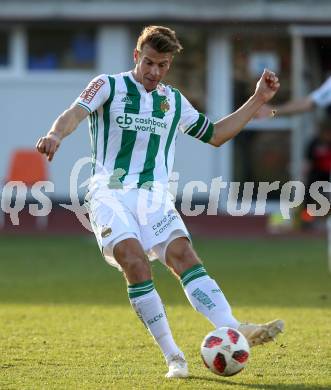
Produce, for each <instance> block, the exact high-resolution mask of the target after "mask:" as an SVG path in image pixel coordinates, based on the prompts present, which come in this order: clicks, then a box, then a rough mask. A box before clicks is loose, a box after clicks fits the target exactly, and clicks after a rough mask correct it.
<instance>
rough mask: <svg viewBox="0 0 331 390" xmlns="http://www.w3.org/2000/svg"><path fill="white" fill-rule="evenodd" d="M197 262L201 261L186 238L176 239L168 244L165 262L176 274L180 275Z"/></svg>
mask: <svg viewBox="0 0 331 390" xmlns="http://www.w3.org/2000/svg"><path fill="white" fill-rule="evenodd" d="M175 241H177V240H175ZM199 263H201V261H200V259H199V257H198V256H197V254H196V253H195V251H194V249H193V248H192V245H191V244H190V242H189V241H188V240H185V239H178V241H177V242H174V243H171V244H169V247H168V248H167V252H166V264H167V266H168V267H169V268H171V269H172V270H173V272H175V274H176V275H178V276H180V275H181V274H182V273H183V272H185V271H186V270H187V269H189V268H191V267H193V266H194V265H196V264H199Z"/></svg>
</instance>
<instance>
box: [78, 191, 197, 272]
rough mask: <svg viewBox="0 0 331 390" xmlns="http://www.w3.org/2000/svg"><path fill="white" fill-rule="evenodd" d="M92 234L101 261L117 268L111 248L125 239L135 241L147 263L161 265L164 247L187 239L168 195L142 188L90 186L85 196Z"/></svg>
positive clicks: (185, 229) (186, 233)
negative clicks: (156, 262) (97, 245)
mask: <svg viewBox="0 0 331 390" xmlns="http://www.w3.org/2000/svg"><path fill="white" fill-rule="evenodd" d="M86 200H87V204H86V206H87V209H88V211H89V216H90V222H91V226H92V228H93V231H94V234H95V236H96V239H97V241H98V244H99V248H100V250H101V252H102V253H103V255H104V257H105V260H106V261H107V262H108V263H109V264H111V265H113V266H115V267H117V268H118V269H121V268H120V266H119V264H118V263H117V262H116V260H115V258H114V256H113V248H114V247H115V245H116V244H118V243H119V242H120V241H123V240H125V239H128V238H135V239H137V240H138V241H139V242H140V244H141V245H142V247H143V250H144V251H145V253H146V254H147V256H148V258H149V260H155V259H159V260H161V261H162V262H163V263H165V251H166V248H167V246H168V244H169V243H170V242H171V241H173V240H174V239H175V238H178V237H187V238H188V239H190V235H189V233H188V230H187V228H186V226H185V224H184V222H183V220H182V218H181V217H180V215H179V214H178V212H177V210H176V209H175V205H174V203H173V196H172V195H171V194H170V193H169V192H157V191H148V190H145V189H137V188H133V189H109V188H108V187H106V186H103V187H97V188H96V187H94V189H93V190H91V191H90V192H89V193H88V194H87V196H86Z"/></svg>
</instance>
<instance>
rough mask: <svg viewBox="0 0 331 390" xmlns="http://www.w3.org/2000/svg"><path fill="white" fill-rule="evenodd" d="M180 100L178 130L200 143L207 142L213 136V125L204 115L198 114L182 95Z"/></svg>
mask: <svg viewBox="0 0 331 390" xmlns="http://www.w3.org/2000/svg"><path fill="white" fill-rule="evenodd" d="M181 98H182V101H181V103H182V110H181V118H180V130H181V131H182V132H183V133H184V134H188V135H190V136H191V137H194V138H197V139H199V140H200V141H202V142H209V140H210V139H211V137H212V135H213V131H214V125H213V124H212V123H211V121H210V120H209V119H208V118H207V117H206V116H205V115H204V114H201V113H199V112H198V111H197V110H196V109H195V108H194V107H193V106H192V104H191V103H190V102H189V101H188V100H187V99H186V98H185V97H184V96H183V95H181Z"/></svg>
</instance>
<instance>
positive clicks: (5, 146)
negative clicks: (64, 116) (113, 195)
mask: <svg viewBox="0 0 331 390" xmlns="http://www.w3.org/2000/svg"><path fill="white" fill-rule="evenodd" d="M90 78H91V77H90V76H86V77H82V78H81V79H79V80H74V81H73V80H70V79H67V80H63V79H62V80H61V77H59V78H53V80H52V78H48V77H41V78H40V77H26V78H22V79H20V80H17V79H15V80H14V79H7V80H5V79H1V80H0V91H1V93H0V113H1V133H2V142H0V178H1V180H3V179H4V178H5V175H6V172H7V170H8V164H9V158H10V155H11V153H12V152H13V151H14V150H15V149H17V148H34V146H35V144H36V141H37V139H38V138H39V137H40V136H43V135H44V134H45V133H46V132H47V131H48V130H49V128H50V126H51V125H52V123H53V121H54V120H55V118H56V117H57V115H59V114H60V113H61V112H62V111H64V109H65V108H66V107H67V106H69V105H70V104H71V103H72V102H73V100H74V99H75V98H76V96H78V95H79V94H80V92H81V90H82V89H83V88H84V86H85V85H86V83H87V82H88V81H89V79H90ZM89 143H90V140H89V134H88V127H87V122H84V123H83V124H82V125H81V126H80V127H79V128H78V129H77V130H76V131H75V132H74V133H73V134H72V135H71V136H70V137H68V138H67V139H66V140H65V142H63V144H62V145H61V148H60V149H59V151H58V153H57V154H56V155H55V157H54V160H53V162H52V163H50V164H48V165H49V172H50V179H51V180H52V181H54V183H55V194H56V197H65V196H66V195H67V194H68V190H69V176H70V171H71V168H72V166H73V165H74V163H75V161H76V160H77V159H78V158H80V157H83V156H89V155H90V146H89ZM31 169H33V167H31Z"/></svg>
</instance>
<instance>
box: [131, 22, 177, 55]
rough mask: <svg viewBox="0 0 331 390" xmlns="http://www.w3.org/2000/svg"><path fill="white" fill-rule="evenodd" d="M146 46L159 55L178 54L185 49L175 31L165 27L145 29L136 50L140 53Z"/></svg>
mask: <svg viewBox="0 0 331 390" xmlns="http://www.w3.org/2000/svg"><path fill="white" fill-rule="evenodd" d="M145 44H148V45H149V46H150V47H151V48H152V49H154V50H156V51H157V52H159V53H171V54H176V53H179V52H180V51H181V50H182V49H183V47H182V45H181V44H180V42H179V40H178V39H177V37H176V33H175V31H173V30H171V29H170V28H168V27H163V26H147V27H145V28H144V29H143V30H142V32H141V34H140V36H139V38H138V41H137V47H136V49H137V50H138V51H139V52H140V51H141V50H142V48H143V46H144V45H145Z"/></svg>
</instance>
